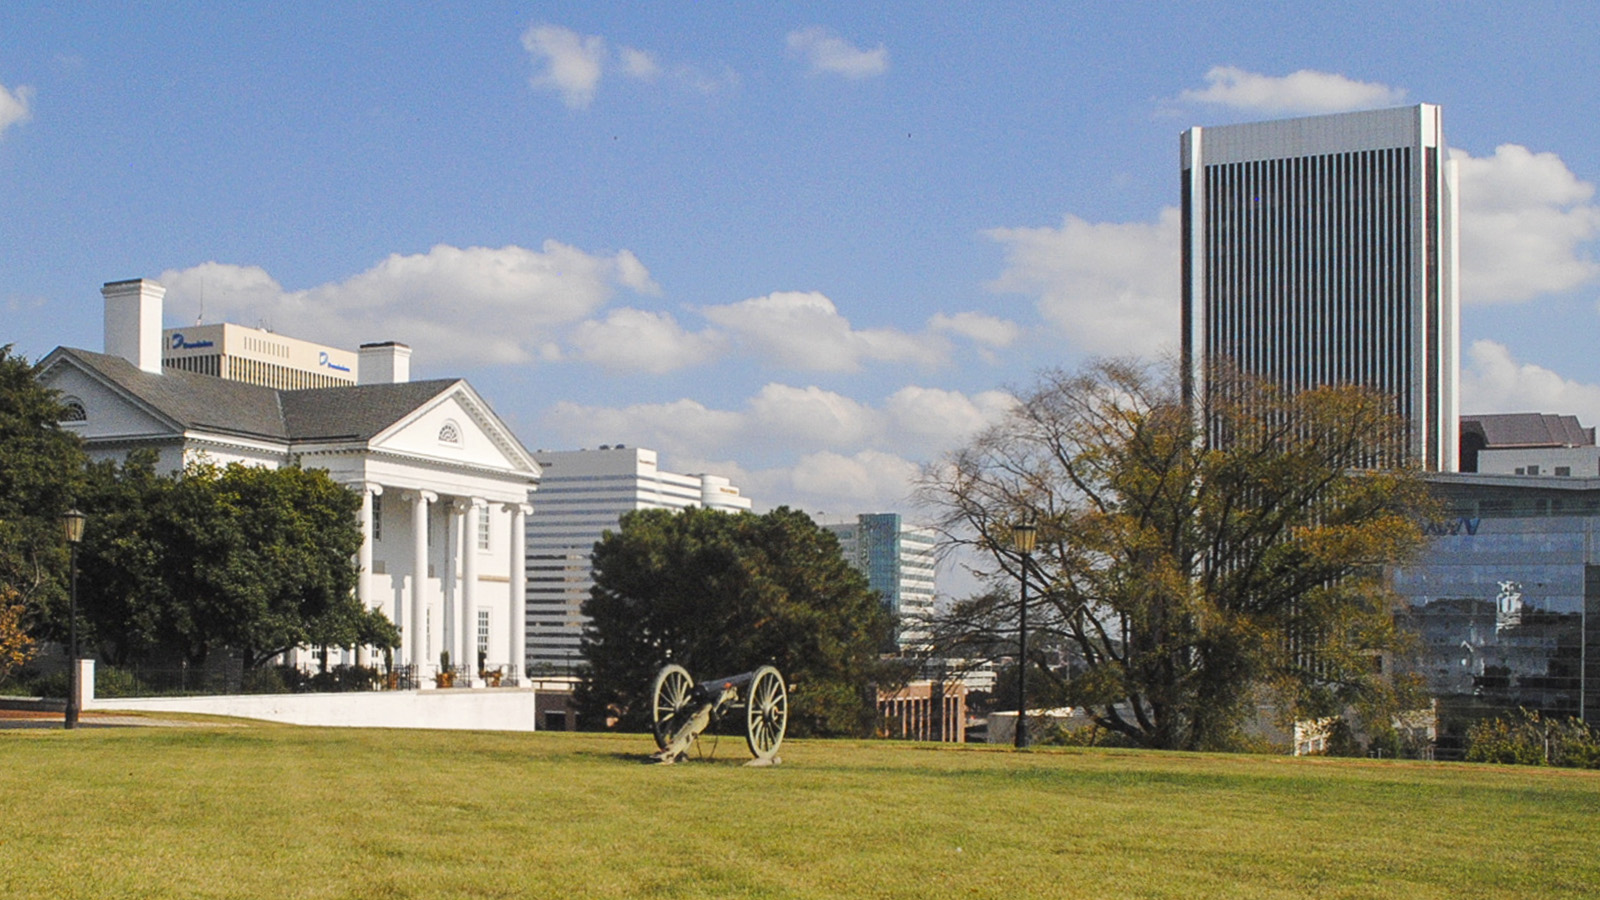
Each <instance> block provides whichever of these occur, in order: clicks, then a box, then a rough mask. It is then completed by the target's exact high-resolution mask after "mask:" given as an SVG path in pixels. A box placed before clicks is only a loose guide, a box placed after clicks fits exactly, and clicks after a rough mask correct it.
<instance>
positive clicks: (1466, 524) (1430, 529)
mask: <svg viewBox="0 0 1600 900" xmlns="http://www.w3.org/2000/svg"><path fill="white" fill-rule="evenodd" d="M1479 521H1480V520H1479V519H1478V518H1477V517H1471V518H1469V517H1467V516H1461V517H1459V518H1456V519H1452V520H1450V521H1448V522H1429V523H1428V524H1426V525H1424V526H1422V533H1423V534H1426V535H1428V536H1430V537H1450V536H1454V535H1462V534H1466V535H1473V534H1477V533H1478V522H1479Z"/></svg>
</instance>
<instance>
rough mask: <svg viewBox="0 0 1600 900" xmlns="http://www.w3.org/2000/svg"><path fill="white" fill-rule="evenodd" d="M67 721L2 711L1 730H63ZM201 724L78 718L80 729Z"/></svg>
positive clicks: (57, 714) (44, 713)
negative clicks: (63, 725)
mask: <svg viewBox="0 0 1600 900" xmlns="http://www.w3.org/2000/svg"><path fill="white" fill-rule="evenodd" d="M64 721H65V716H64V714H63V713H62V712H61V711H59V710H48V709H40V710H20V709H0V730H8V729H19V728H53V729H56V730H61V726H62V723H63V722H64ZM199 724H202V723H199V722H179V721H177V720H174V719H152V718H148V717H146V716H119V715H106V714H104V713H81V714H79V716H78V727H79V728H137V727H141V726H142V727H151V728H177V727H184V726H194V725H199Z"/></svg>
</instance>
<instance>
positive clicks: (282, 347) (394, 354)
mask: <svg viewBox="0 0 1600 900" xmlns="http://www.w3.org/2000/svg"><path fill="white" fill-rule="evenodd" d="M102 293H103V294H104V296H105V299H106V346H105V350H106V352H105V353H94V352H90V351H86V350H78V349H72V348H66V347H59V348H57V349H56V350H54V351H52V352H51V353H50V354H49V355H48V356H46V357H45V358H44V360H42V361H41V364H40V374H39V379H40V381H41V382H42V383H44V384H45V385H46V386H48V387H51V388H54V389H56V390H57V391H59V392H60V393H61V396H62V399H63V401H64V402H65V403H66V404H67V407H68V410H69V414H68V421H67V422H66V423H65V424H66V425H67V426H68V427H70V428H71V429H72V430H74V431H76V432H77V433H78V434H80V435H82V437H83V438H84V441H85V443H86V446H87V448H88V451H89V453H90V456H91V457H93V458H97V459H105V458H118V459H120V458H123V457H125V456H126V455H127V454H128V453H129V452H130V451H132V450H134V449H137V448H145V447H147V448H151V449H153V450H155V451H156V452H157V454H158V458H159V460H160V466H161V467H162V468H163V469H165V470H168V471H171V470H176V469H180V468H182V467H183V466H184V465H185V464H186V463H188V462H190V461H193V460H197V459H209V460H211V461H214V462H216V463H218V464H226V463H230V462H244V463H248V464H253V465H263V466H271V467H277V466H282V465H291V464H299V465H302V466H304V467H306V468H313V469H326V470H327V471H328V472H329V474H330V475H332V477H333V478H334V480H336V481H338V482H340V483H342V484H345V485H348V486H349V487H351V488H352V489H354V490H357V491H360V493H361V496H362V506H361V527H362V530H363V532H364V534H365V536H366V540H365V541H364V542H363V543H362V546H361V554H360V572H361V574H360V582H359V588H358V592H359V595H360V597H361V599H362V601H363V602H365V603H366V604H367V605H368V606H371V607H376V608H378V609H381V610H382V611H383V612H384V613H385V614H386V615H387V616H388V617H389V618H390V620H392V621H393V622H394V623H395V624H396V625H398V626H399V628H400V632H401V635H402V639H403V644H402V646H401V649H400V652H399V654H398V659H397V660H396V662H397V663H398V664H400V665H415V666H416V672H417V675H418V679H419V683H420V684H422V685H423V686H428V685H431V684H432V683H433V682H432V680H431V675H432V674H433V673H434V672H435V670H436V668H437V666H438V665H439V662H440V654H441V653H444V652H448V653H449V654H450V658H451V662H452V664H453V665H455V666H463V665H464V666H468V667H472V668H474V669H475V664H476V662H477V661H478V659H479V657H480V654H482V658H483V659H484V662H485V663H486V665H487V666H488V667H489V668H491V669H496V668H500V667H507V668H506V670H505V671H506V673H507V674H508V675H510V677H511V678H512V679H513V681H515V680H516V679H517V678H518V676H519V675H520V674H521V673H522V671H523V667H524V665H525V662H524V657H525V655H526V653H525V645H526V637H525V635H526V631H525V627H524V621H525V618H526V600H525V592H526V590H525V589H526V575H525V569H524V549H523V547H524V545H523V533H524V530H525V526H526V520H527V515H528V513H529V512H530V506H529V494H530V492H531V491H533V489H534V488H535V487H536V486H537V484H538V481H539V475H540V469H539V465H538V463H536V462H535V461H534V459H533V457H532V455H530V454H529V452H528V451H527V449H526V448H524V447H523V446H522V444H521V442H519V441H518V440H517V438H516V437H515V436H514V435H513V434H512V433H511V430H510V429H509V428H507V427H506V425H505V423H504V422H502V421H501V420H500V418H499V417H498V416H497V415H495V413H494V410H492V409H491V408H490V407H489V405H488V404H487V403H486V402H484V400H483V398H482V397H480V396H479V395H478V393H477V391H475V390H473V389H472V386H471V385H469V384H467V383H466V382H465V381H462V380H459V379H445V380H436V381H410V380H409V372H410V367H409V356H410V350H409V349H408V348H406V347H405V346H404V345H401V344H393V343H387V344H370V345H365V346H363V347H362V348H361V352H360V353H359V354H351V353H349V352H348V351H337V350H334V349H333V348H325V350H319V349H317V348H316V347H315V346H314V345H311V346H310V349H309V350H308V349H307V345H306V342H304V341H294V340H293V339H288V338H281V337H279V336H278V335H275V334H273V333H272V332H265V331H260V330H257V329H245V328H240V327H239V326H232V325H229V326H208V328H209V329H210V330H207V331H201V330H197V329H182V330H179V329H167V330H166V331H163V330H162V329H161V302H162V297H163V295H164V294H165V291H164V289H162V288H161V287H160V285H157V284H155V283H154V282H151V281H145V280H134V281H123V282H113V283H110V284H107V285H106V286H105V287H104V289H103V290H102ZM185 332H186V333H185ZM205 341H209V342H210V345H211V347H213V348H215V352H214V354H213V355H214V356H215V357H216V359H215V360H207V359H206V356H207V354H206V353H205V352H204V351H205V350H206V349H207V348H206V347H204V346H199V345H201V344H203V343H204V342H205ZM197 351H198V352H197ZM197 360H198V361H197ZM299 360H303V362H297V361H299ZM319 367H321V368H331V369H332V370H333V377H318V378H315V379H307V378H303V377H301V375H299V374H296V373H297V372H299V373H301V374H309V375H316V374H318V373H317V369H318V368H319ZM324 374H326V373H324ZM308 380H309V381H310V383H315V384H330V385H334V386H324V387H307V388H300V389H293V390H281V389H278V388H277V387H270V386H267V385H271V384H285V383H287V384H303V383H307V381H308ZM252 381H254V382H256V383H252ZM89 512H91V513H92V510H91V511H89ZM347 661H350V662H354V661H357V660H354V659H351V660H347Z"/></svg>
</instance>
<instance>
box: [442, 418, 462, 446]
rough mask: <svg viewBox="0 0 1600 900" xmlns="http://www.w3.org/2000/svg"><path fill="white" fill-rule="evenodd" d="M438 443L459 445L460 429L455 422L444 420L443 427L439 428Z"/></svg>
mask: <svg viewBox="0 0 1600 900" xmlns="http://www.w3.org/2000/svg"><path fill="white" fill-rule="evenodd" d="M439 443H441V444H456V445H460V443H461V429H460V427H458V426H457V425H456V423H454V422H446V423H444V427H442V428H440V429H439Z"/></svg>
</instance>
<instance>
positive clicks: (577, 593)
mask: <svg viewBox="0 0 1600 900" xmlns="http://www.w3.org/2000/svg"><path fill="white" fill-rule="evenodd" d="M534 458H535V459H536V460H537V461H538V464H539V466H540V469H541V471H542V473H543V475H542V478H541V481H540V486H539V502H538V504H537V505H536V507H535V509H534V512H533V514H532V515H531V516H529V517H528V525H527V571H528V575H527V610H528V613H527V635H528V637H527V647H528V665H529V671H530V672H534V673H537V674H545V673H561V674H570V673H571V672H572V670H573V669H574V668H576V666H577V665H578V663H579V662H581V661H582V654H581V652H580V648H579V639H580V638H581V637H582V635H583V629H584V626H585V625H586V624H587V623H588V618H587V617H586V616H584V615H583V602H584V601H585V600H587V599H589V589H590V588H591V587H593V586H594V577H593V566H592V563H591V553H592V551H593V549H594V544H595V542H596V541H598V540H600V537H601V535H602V534H604V533H605V532H606V530H608V529H611V530H615V529H616V527H617V523H618V521H619V520H620V519H621V518H622V514H623V513H626V512H631V511H633V510H636V509H688V508H690V507H704V508H706V509H719V510H724V511H727V512H742V511H748V510H749V509H750V500H749V498H747V497H744V496H741V495H740V493H739V489H738V488H736V487H734V486H733V485H732V484H730V483H729V482H728V479H726V478H721V477H718V476H715V475H677V474H674V473H672V472H663V471H661V470H660V469H658V468H657V467H656V453H655V451H654V450H646V449H643V448H639V447H624V446H622V445H621V444H618V445H617V446H615V447H611V446H601V447H600V449H598V450H565V451H559V452H547V451H543V450H541V451H538V452H537V453H535V454H534Z"/></svg>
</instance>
